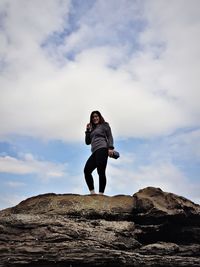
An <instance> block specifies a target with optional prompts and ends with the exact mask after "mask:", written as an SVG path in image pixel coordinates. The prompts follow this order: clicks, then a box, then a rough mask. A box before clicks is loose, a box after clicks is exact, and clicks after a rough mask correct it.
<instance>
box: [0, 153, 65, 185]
mask: <svg viewBox="0 0 200 267" xmlns="http://www.w3.org/2000/svg"><path fill="white" fill-rule="evenodd" d="M21 157H22V155H21ZM66 167H67V166H66V164H61V163H53V162H48V161H41V160H37V159H35V158H34V157H33V156H32V155H31V154H25V155H23V157H22V158H20V159H17V158H14V157H10V156H3V157H0V172H2V173H11V174H19V175H26V174H36V175H39V176H40V177H41V178H43V179H50V178H62V177H64V176H65V175H66ZM8 185H9V186H16V185H17V184H13V183H12V182H11V183H9V184H8Z"/></svg>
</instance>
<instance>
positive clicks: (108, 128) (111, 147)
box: [105, 123, 114, 150]
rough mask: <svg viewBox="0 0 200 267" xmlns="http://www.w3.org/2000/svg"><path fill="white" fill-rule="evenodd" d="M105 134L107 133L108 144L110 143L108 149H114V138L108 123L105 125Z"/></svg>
mask: <svg viewBox="0 0 200 267" xmlns="http://www.w3.org/2000/svg"><path fill="white" fill-rule="evenodd" d="M105 126H106V127H105V132H106V138H107V142H108V149H111V150H112V149H114V141H113V136H112V131H111V128H110V125H109V124H108V123H106V125H105Z"/></svg>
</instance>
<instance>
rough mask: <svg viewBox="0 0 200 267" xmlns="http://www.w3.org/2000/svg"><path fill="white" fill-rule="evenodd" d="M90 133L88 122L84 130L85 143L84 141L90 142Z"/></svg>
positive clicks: (88, 143) (87, 143)
mask: <svg viewBox="0 0 200 267" xmlns="http://www.w3.org/2000/svg"><path fill="white" fill-rule="evenodd" d="M90 133H91V126H90V123H88V124H87V125H86V131H85V143H86V145H90V144H91V138H90Z"/></svg>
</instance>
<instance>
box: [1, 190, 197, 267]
mask: <svg viewBox="0 0 200 267" xmlns="http://www.w3.org/2000/svg"><path fill="white" fill-rule="evenodd" d="M5 266H9V267H13V266H16V267H18V266H20V267H22V266H30V267H36V266H40V267H53V266H56V267H64V266H65V267H67V266H69V267H78V266H79V267H82V266H83V267H84V266H87V267H92V266H99V267H101V266H104V267H111V266H116V267H117V266H127V267H128V266H135V267H138V266H140V267H145V266H154V267H158V266H171V267H172V266H173V267H176V266H185V267H186V266H187V267H190V266H196V267H197V266H198V267H199V266H200V206H199V205H197V204H195V203H193V202H191V201H189V200H187V199H185V198H183V197H181V196H177V195H175V194H172V193H166V192H163V191H162V190H161V189H159V188H154V187H147V188H144V189H142V190H140V191H139V192H137V193H136V194H134V195H133V196H125V195H118V196H113V197H108V196H100V195H93V196H91V195H85V196H83V195H74V194H64V195H56V194H44V195H39V196H35V197H32V198H29V199H27V200H24V201H22V202H21V203H19V204H18V205H17V206H15V207H13V208H9V209H5V210H2V211H0V267H5Z"/></svg>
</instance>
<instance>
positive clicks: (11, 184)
mask: <svg viewBox="0 0 200 267" xmlns="http://www.w3.org/2000/svg"><path fill="white" fill-rule="evenodd" d="M5 185H7V186H8V187H11V188H18V187H23V186H25V185H26V184H25V183H23V182H18V181H8V182H5Z"/></svg>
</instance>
